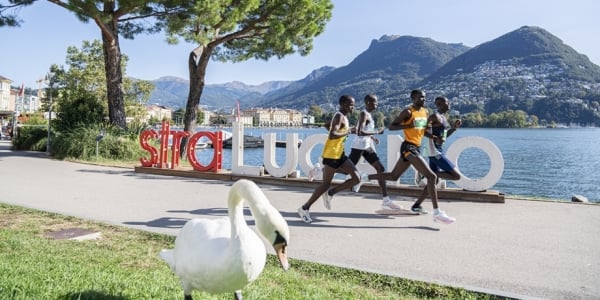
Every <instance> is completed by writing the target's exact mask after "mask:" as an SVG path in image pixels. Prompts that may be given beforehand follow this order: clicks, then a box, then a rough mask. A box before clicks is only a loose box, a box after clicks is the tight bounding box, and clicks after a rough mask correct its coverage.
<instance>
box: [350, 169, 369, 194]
mask: <svg viewBox="0 0 600 300" xmlns="http://www.w3.org/2000/svg"><path fill="white" fill-rule="evenodd" d="M367 181H369V174H367V173H362V174H360V181H359V182H358V184H356V185H355V186H353V187H352V191H353V192H355V193H358V191H359V190H360V187H361V186H362V185H363V183H365V182H367Z"/></svg>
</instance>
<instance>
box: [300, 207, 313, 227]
mask: <svg viewBox="0 0 600 300" xmlns="http://www.w3.org/2000/svg"><path fill="white" fill-rule="evenodd" d="M298 215H299V216H300V219H302V221H303V222H304V223H308V224H310V223H312V219H311V218H310V213H309V212H308V210H305V209H302V206H300V207H299V208H298Z"/></svg>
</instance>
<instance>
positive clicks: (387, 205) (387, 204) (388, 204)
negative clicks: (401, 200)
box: [381, 200, 404, 210]
mask: <svg viewBox="0 0 600 300" xmlns="http://www.w3.org/2000/svg"><path fill="white" fill-rule="evenodd" d="M381 209H383V210H399V209H404V207H402V206H401V205H398V204H396V203H394V201H392V200H388V201H385V200H384V201H383V203H381Z"/></svg>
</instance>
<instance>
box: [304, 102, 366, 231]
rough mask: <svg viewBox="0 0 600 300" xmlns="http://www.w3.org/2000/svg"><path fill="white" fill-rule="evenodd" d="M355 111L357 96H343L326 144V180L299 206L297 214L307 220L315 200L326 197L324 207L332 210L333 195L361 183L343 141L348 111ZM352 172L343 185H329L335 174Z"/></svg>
mask: <svg viewBox="0 0 600 300" xmlns="http://www.w3.org/2000/svg"><path fill="white" fill-rule="evenodd" d="M353 110H354V98H353V97H352V96H349V95H343V96H341V97H340V110H339V111H338V112H336V113H335V114H334V115H333V118H332V120H331V122H330V125H329V136H328V137H327V141H325V146H324V147H323V154H322V157H323V165H324V166H325V167H324V168H323V181H322V182H321V184H320V185H319V186H318V187H317V188H316V189H315V191H314V192H313V193H312V195H311V196H310V198H309V199H308V201H306V203H304V205H302V206H300V207H299V208H298V215H299V216H300V218H301V219H302V221H304V222H305V223H312V219H311V217H310V214H309V211H308V210H309V209H310V207H311V205H313V203H315V202H316V201H317V199H319V197H320V196H323V204H324V205H325V208H327V209H331V199H332V198H333V195H334V194H335V193H337V192H340V191H342V190H345V189H350V188H351V187H352V186H354V185H355V184H357V183H359V182H360V179H359V176H360V175H359V174H358V170H356V167H355V166H354V164H353V163H352V161H351V160H349V159H348V157H347V156H346V154H345V153H344V142H345V141H346V139H347V137H348V135H349V134H350V131H351V129H350V122H348V117H346V116H347V115H348V114H351V113H352V111H353ZM336 172H338V173H344V174H350V178H349V179H348V180H346V181H344V182H343V183H342V184H340V185H338V186H336V187H334V188H330V185H331V181H332V180H333V175H335V173H336Z"/></svg>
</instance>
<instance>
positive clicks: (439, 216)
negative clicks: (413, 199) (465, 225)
mask: <svg viewBox="0 0 600 300" xmlns="http://www.w3.org/2000/svg"><path fill="white" fill-rule="evenodd" d="M433 221H434V222H437V221H440V222H442V223H444V224H452V223H454V222H455V221H456V219H455V218H453V217H449V216H448V215H446V213H445V212H444V211H441V210H440V211H438V212H437V213H433Z"/></svg>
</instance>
